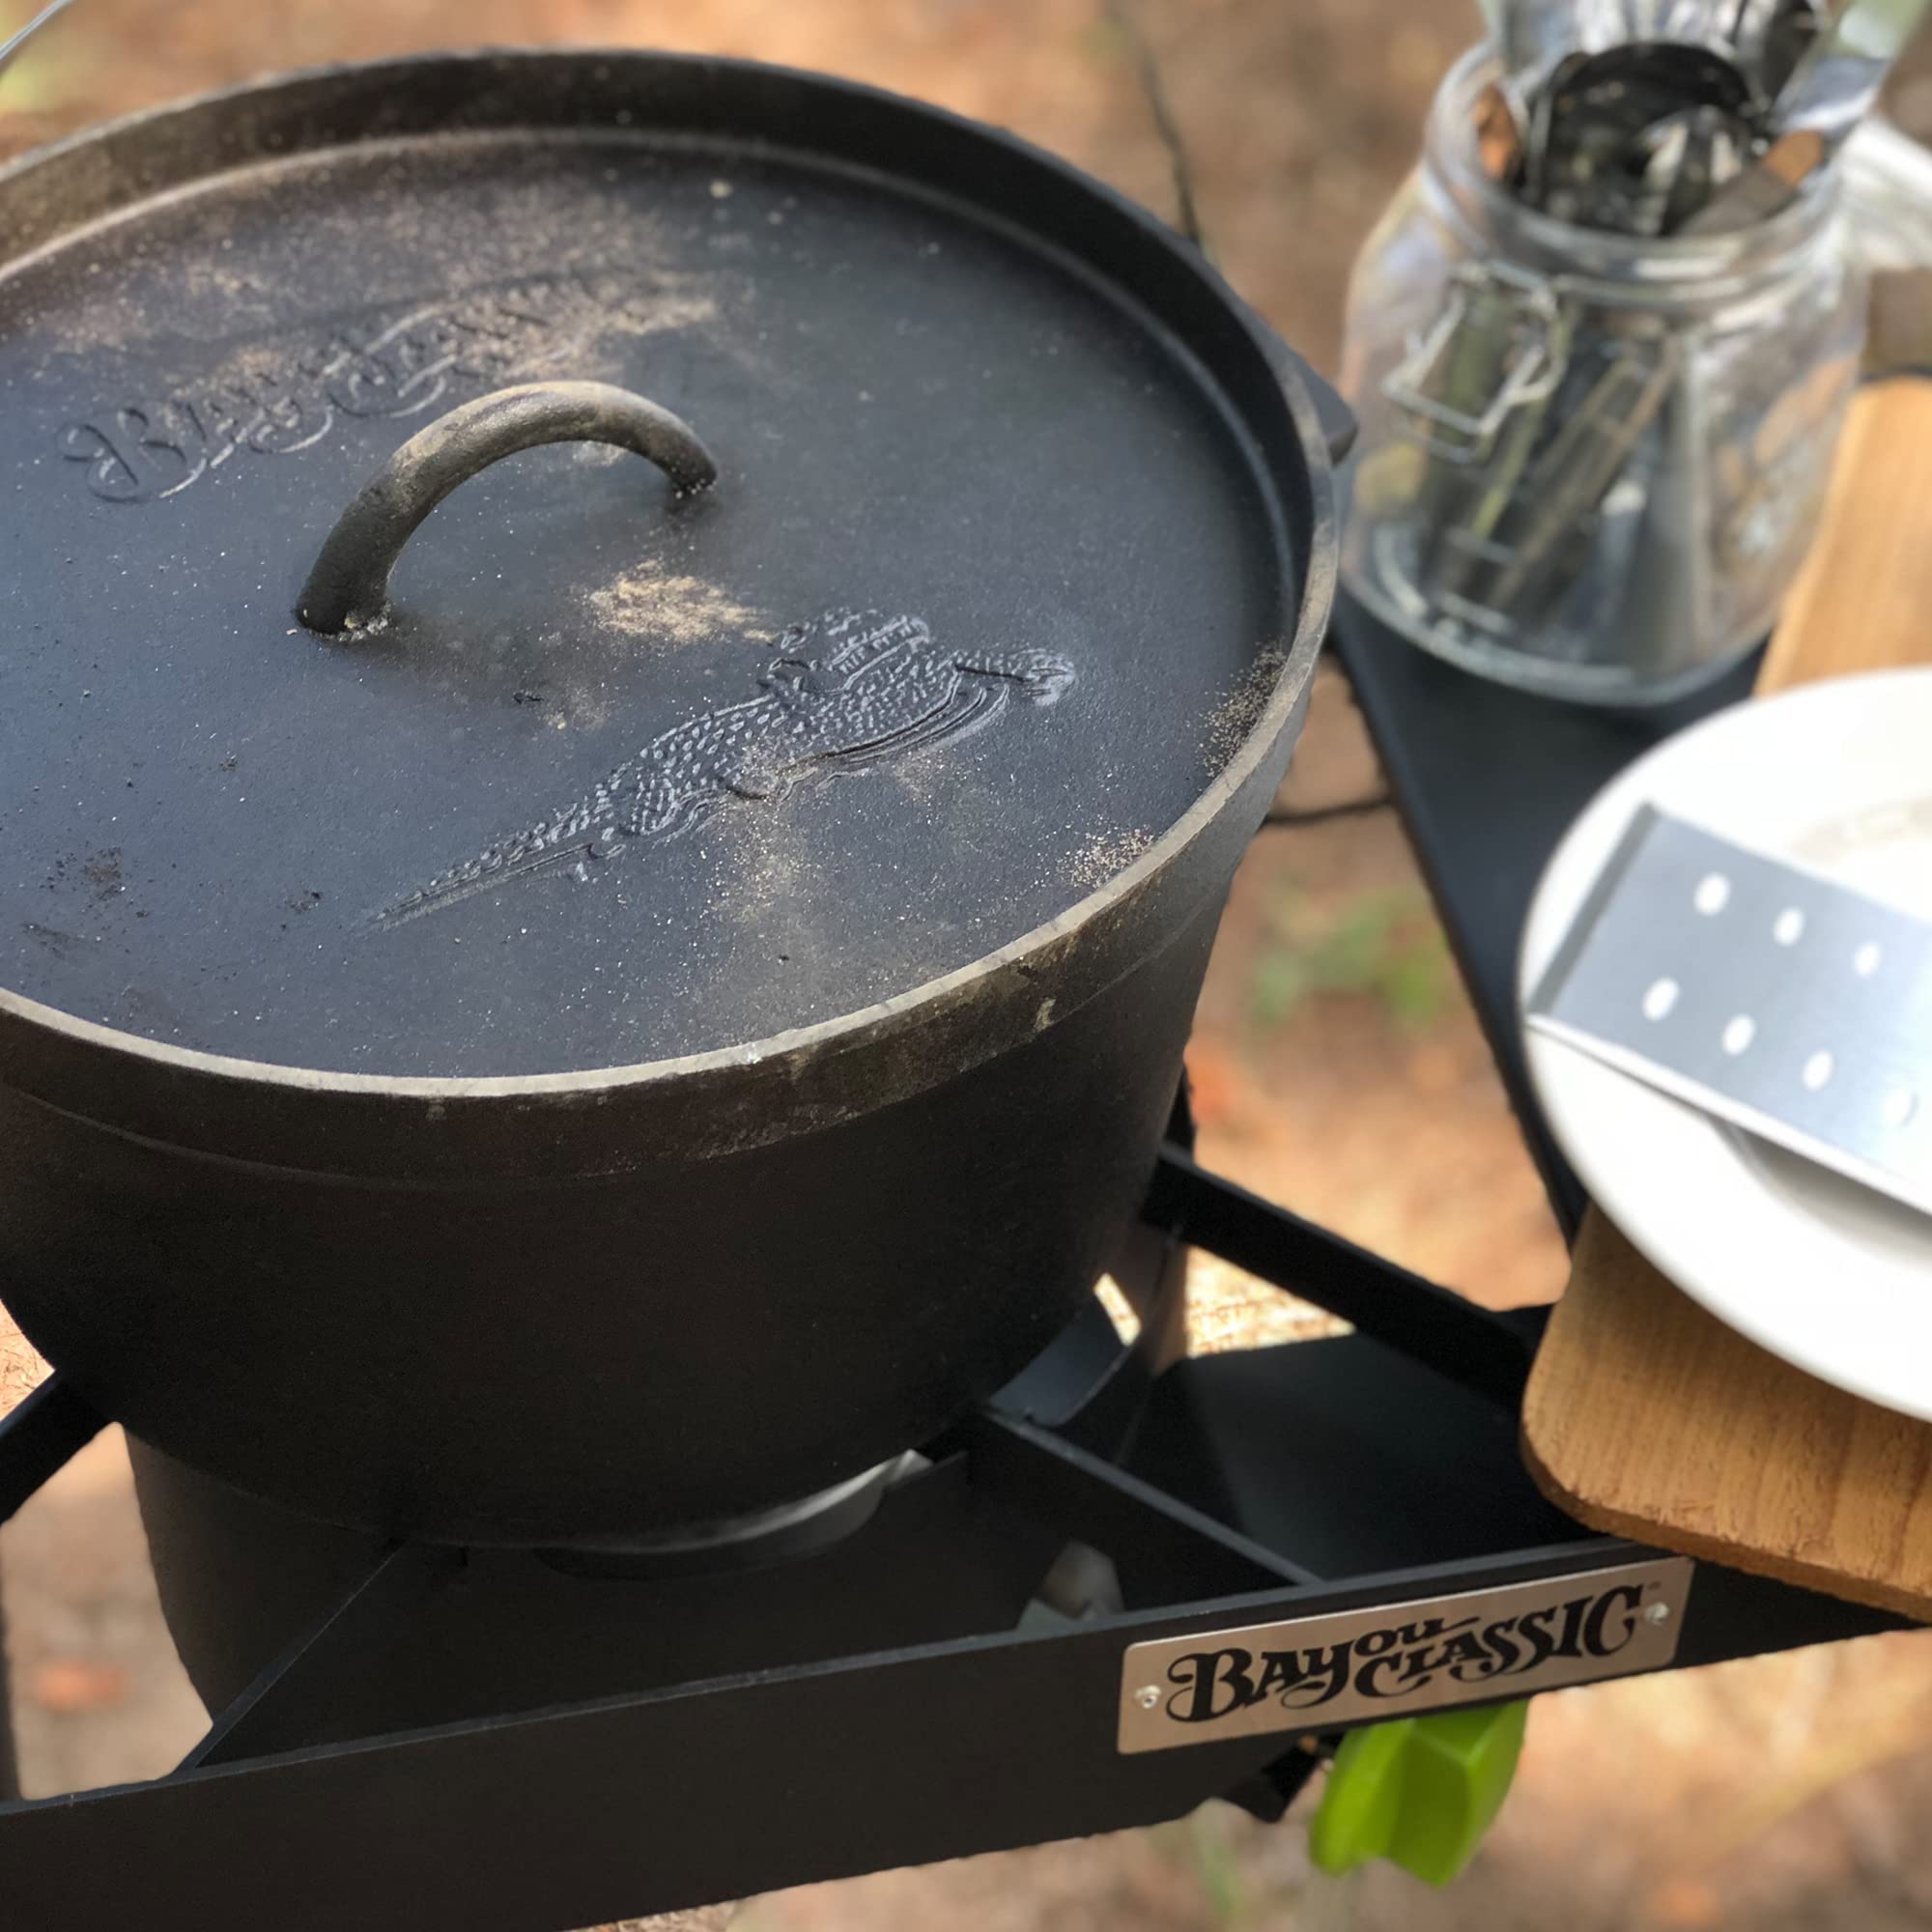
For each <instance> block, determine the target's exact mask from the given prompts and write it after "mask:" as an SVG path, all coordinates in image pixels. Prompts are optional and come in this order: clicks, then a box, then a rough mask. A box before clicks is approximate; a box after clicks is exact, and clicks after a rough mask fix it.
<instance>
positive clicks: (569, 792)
mask: <svg viewBox="0 0 1932 1932" xmlns="http://www.w3.org/2000/svg"><path fill="white" fill-rule="evenodd" d="M479 71H485V72H486V74H487V77H486V78H485V79H482V80H479V79H478V78H477V75H478V72H479ZM390 73H391V75H392V76H393V75H396V74H400V75H402V76H403V77H402V78H401V79H400V80H398V79H395V78H391V79H389V80H388V81H387V82H386V84H384V85H379V84H378V81H379V80H380V78H381V71H379V70H364V71H360V77H358V75H357V74H356V73H350V74H348V75H346V76H345V75H338V76H334V77H330V76H321V77H309V78H307V79H305V80H303V81H300V82H297V83H285V84H281V85H280V86H278V87H276V88H273V89H270V90H268V91H267V92H259V91H258V92H256V93H253V94H245V95H242V96H237V97H231V98H229V99H226V100H217V101H214V102H212V103H202V104H200V105H199V106H197V107H196V108H193V109H191V110H185V113H184V114H182V115H177V116H175V117H172V118H171V117H168V116H162V117H158V118H157V119H156V121H154V122H153V123H151V124H147V125H145V126H144V124H138V123H137V124H131V125H130V126H128V127H127V128H123V129H121V130H118V132H117V133H116V135H115V136H114V140H113V144H111V145H112V146H113V160H114V167H113V168H112V169H110V170H107V172H108V173H110V174H112V175H113V176H114V185H112V186H111V187H110V188H109V189H106V190H103V189H102V188H101V186H100V179H101V174H102V170H99V169H97V170H95V171H94V172H93V173H92V174H88V175H84V176H77V175H76V170H75V167H74V165H73V159H72V156H71V155H70V156H68V158H67V161H66V163H65V173H62V172H60V171H59V170H54V171H53V172H52V173H51V175H50V174H49V170H48V169H47V168H45V167H42V168H41V169H39V170H38V171H36V170H26V171H16V173H15V176H14V180H13V182H12V183H10V184H6V185H0V234H4V233H5V232H6V229H7V228H8V227H9V226H13V227H14V228H15V229H16V232H17V233H18V234H24V235H25V236H26V237H27V239H28V240H29V241H32V240H35V239H37V238H36V236H35V233H34V231H35V228H36V224H39V226H40V227H42V228H45V229H47V230H49V231H50V232H51V239H50V240H48V241H45V242H44V244H43V245H40V246H38V247H34V248H19V247H17V246H16V248H15V254H14V261H13V263H12V265H11V266H10V267H8V268H7V269H6V270H5V271H4V273H0V410H4V420H5V424H6V432H7V434H6V439H5V443H4V447H0V506H4V508H0V515H4V519H5V523H4V527H5V532H6V552H7V554H6V569H7V573H8V577H9V580H10V582H9V591H8V597H7V604H6V611H7V614H6V618H5V623H4V632H3V633H0V636H3V637H4V642H0V651H4V657H0V774H4V780H0V782H3V783H4V795H0V806H4V818H3V819H0V823H4V840H5V844H4V854H5V864H4V867H0V986H4V987H6V988H7V989H8V990H9V991H11V992H14V993H16V994H20V995H24V996H26V997H27V998H29V999H31V1000H34V1001H38V1002H42V1003H44V1004H45V1005H47V1006H50V1007H52V1008H55V1009H59V1010H60V1011H62V1012H64V1013H67V1014H70V1015H74V1016H78V1017H80V1018H82V1019H85V1020H89V1021H95V1022H99V1023H103V1024H105V1025H107V1026H109V1027H112V1028H115V1029H119V1030H122V1031H125V1032H128V1033H132V1034H135V1035H138V1036H142V1037H146V1038H148V1039H151V1040H155V1041H159V1042H164V1043H167V1044H171V1045H175V1046H181V1047H189V1048H195V1049H201V1050H206V1051H210V1052H214V1053H218V1054H223V1055H231V1056H240V1057H241V1058H244V1059H247V1060H252V1061H258V1062H269V1063H272V1064H275V1065H283V1066H307V1067H313V1068H321V1069H330V1070H342V1071H348V1072H357V1073H375V1074H399V1075H418V1074H431V1075H503V1074H524V1073H538V1072H561V1071H570V1070H575V1069H585V1068H593V1067H608V1066H617V1065H632V1064H635V1063H639V1062H643V1061H648V1060H657V1059H662V1058H665V1057H668V1056H679V1055H685V1054H691V1053H696V1052H703V1051H707V1050H710V1049H715V1048H721V1047H728V1046H731V1045H734V1044H738V1043H742V1042H747V1041H752V1040H756V1039H761V1038H765V1037H769V1036H771V1035H773V1034H776V1033H779V1032H781V1031H784V1030H786V1029H789V1028H793V1027H798V1026H802V1025H807V1024H810V1023H812V1022H816V1021H820V1020H825V1019H829V1018H833V1017H836V1016H838V1015H841V1014H847V1013H852V1012H854V1011H856V1010H858V1009H862V1008H865V1007H867V1006H869V1005H870V1004H872V1003H874V1002H876V1001H879V1000H882V999H886V998H889V997H891V996H894V995H902V994H905V993H907V992H909V991H910V990H912V989H913V988H915V987H917V986H919V985H921V984H922V983H923V982H925V981H928V980H932V979H933V978H934V977H936V976H938V975H941V974H944V973H947V972H949V971H951V970H952V969H955V968H958V967H961V966H964V965H967V964H968V963H970V962H972V961H974V960H976V959H979V958H980V957H982V956H983V955H985V954H987V953H988V952H993V951H994V950H996V949H998V948H1000V947H1002V946H1005V945H1007V944H1009V943H1010V942H1012V941H1013V940H1015V939H1017V938H1018V937H1020V936H1021V935H1023V934H1026V933H1028V932H1030V931H1032V930H1034V929H1035V928H1037V927H1038V926H1039V925H1040V924H1042V923H1045V922H1048V921H1051V920H1053V919H1054V918H1056V917H1057V916H1059V915H1061V914H1063V913H1065V912H1066V911H1067V910H1068V909H1069V908H1071V907H1073V906H1074V905H1075V904H1076V903H1078V902H1079V901H1081V900H1083V899H1086V898H1087V897H1088V896H1089V895H1091V894H1093V893H1094V890H1095V889H1096V888H1100V887H1102V886H1104V885H1105V884H1106V882H1107V881H1108V880H1109V879H1110V878H1112V877H1113V876H1115V875H1116V874H1118V873H1119V872H1120V871H1121V870H1122V868H1123V867H1126V866H1127V865H1128V864H1130V863H1131V862H1132V861H1133V860H1135V859H1136V857H1137V856H1139V855H1140V854H1142V853H1143V852H1145V851H1147V850H1148V849H1149V848H1150V847H1151V846H1152V845H1153V844H1154V843H1155V841H1157V840H1158V839H1160V838H1162V836H1163V835H1164V834H1166V833H1167V832H1168V831H1169V829H1170V828H1172V827H1173V826H1174V825H1175V823H1176V821H1177V820H1178V819H1179V818H1180V817H1181V815H1182V814H1183V813H1184V812H1186V811H1187V810H1188V809H1189V807H1190V806H1192V805H1193V804H1194V803H1195V802H1196V801H1197V800H1199V799H1200V798H1201V796H1202V794H1203V792H1204V790H1206V789H1207V788H1208V786H1209V784H1210V783H1211V781H1213V780H1214V778H1215V776H1216V774H1217V773H1218V772H1219V771H1220V770H1221V769H1222V768H1223V767H1224V766H1225V765H1226V764H1227V763H1228V761H1229V759H1230V757H1231V756H1232V755H1234V754H1235V753H1237V751H1239V750H1240V748H1241V747H1242V745H1243V741H1244V739H1245V738H1246V737H1247V735H1248V732H1249V729H1250V727H1251V725H1253V724H1254V722H1255V720H1256V719H1257V717H1258V716H1259V715H1260V713H1261V712H1262V710H1263V708H1264V705H1265V703H1266V701H1267V699H1268V698H1269V696H1271V694H1272V693H1273V690H1274V686H1275V684H1276V682H1277V681H1278V679H1279V677H1280V674H1281V666H1282V663H1283V652H1284V650H1285V648H1286V646H1287V644H1288V642H1289V640H1290V639H1291V638H1292V637H1293V631H1294V623H1295V612H1296V610H1297V607H1298V604H1299V601H1300V586H1299V582H1298V574H1297V566H1296V560H1295V558H1294V556H1293V546H1292V544H1291V542H1290V539H1289V536H1288V526H1289V517H1288V513H1287V512H1286V511H1285V509H1284V506H1283V502H1282V500H1281V490H1282V485H1281V483H1280V480H1279V477H1280V472H1281V471H1282V470H1283V469H1284V468H1286V467H1287V466H1286V464H1285V463H1284V460H1283V457H1282V454H1281V450H1280V448H1279V447H1273V448H1271V447H1270V446H1269V437H1270V436H1271V435H1276V436H1277V441H1278V434H1277V431H1278V426H1274V427H1270V426H1267V425H1264V426H1262V427H1260V428H1258V427H1257V426H1256V424H1255V423H1254V422H1253V421H1252V420H1248V419H1244V417H1243V415H1242V414H1241V412H1239V410H1238V409H1237V407H1236V403H1235V401H1234V400H1233V399H1231V396H1230V394H1229V392H1228V389H1227V387H1226V385H1225V384H1223V383H1221V382H1220V381H1218V380H1216V379H1215V378H1214V377H1213V376H1211V375H1210V373H1209V370H1208V366H1207V365H1206V364H1205V363H1204V361H1203V360H1202V359H1199V358H1198V357H1197V355H1195V354H1193V353H1192V350H1193V349H1194V347H1195V346H1196V345H1191V344H1184V343H1183V342H1182V341H1181V340H1180V339H1179V336H1178V334H1177V333H1176V331H1175V330H1174V329H1172V328H1170V327H1167V326H1165V325H1163V324H1162V323H1160V322H1158V321H1156V320H1155V318H1154V316H1153V315H1152V314H1151V312H1150V310H1149V309H1148V308H1147V307H1146V306H1145V305H1143V304H1142V303H1141V302H1140V301H1139V300H1137V299H1136V298H1134V297H1133V296H1132V295H1131V294H1130V293H1129V289H1130V287H1131V284H1132V281H1133V277H1134V276H1135V275H1136V274H1143V273H1145V274H1149V275H1152V274H1156V273H1157V274H1159V275H1165V276H1168V277H1170V278H1171V277H1173V276H1175V275H1177V274H1179V275H1181V276H1183V277H1186V276H1198V274H1199V271H1198V270H1195V269H1193V268H1192V267H1189V266H1186V265H1184V264H1183V263H1182V258H1181V257H1180V256H1179V254H1178V252H1175V251H1172V250H1171V249H1169V248H1168V246H1167V245H1166V244H1165V243H1162V242H1159V241H1156V240H1155V239H1154V238H1153V236H1152V231H1151V228H1149V227H1148V226H1147V225H1146V224H1144V223H1140V222H1138V221H1135V220H1133V219H1132V218H1130V217H1127V216H1126V215H1125V214H1124V212H1123V211H1122V210H1121V209H1120V207H1119V205H1118V204H1115V203H1113V202H1112V201H1111V199H1110V198H1108V197H1106V196H1104V195H1103V194H1101V193H1100V192H1098V191H1096V190H1093V189H1091V188H1088V187H1085V186H1082V185H1079V184H1077V182H1076V181H1075V178H1073V177H1072V176H1071V175H1070V174H1067V173H1065V171H1062V170H1058V169H1056V168H1054V167H1053V164H1051V163H1048V162H1046V161H1044V160H1043V159H1041V158H1040V157H1037V156H1033V155H1031V154H1030V153H1029V152H1028V151H1025V150H1022V149H1019V148H1018V147H1017V146H1015V145H1013V144H1010V143H1007V142H1004V141H1002V140H999V139H998V138H997V137H992V136H988V135H985V134H983V133H980V132H977V131H973V130H968V129H966V128H963V127H962V125H961V124H957V123H952V122H948V121H945V120H944V119H943V117H938V116H934V115H930V114H928V113H926V112H925V111H924V110H919V109H914V108H912V107H910V106H908V105H907V104H905V103H899V102H892V101H889V100H886V99H884V98H883V97H877V96H871V95H868V94H867V93H865V92H864V91H862V90H855V89H848V88H844V87H842V86H838V85H836V84H832V83H827V82H822V81H817V80H812V79H808V78H806V77H803V76H797V75H780V74H775V73H773V72H771V71H766V70H755V69H744V68H733V67H731V66H730V65H729V64H720V63H688V62H677V61H664V60H651V59H646V58H641V57H639V58H633V59H629V60H625V59H618V60H616V61H614V62H603V63H599V64H598V65H596V66H594V67H593V66H592V65H591V64H590V63H589V62H588V61H586V60H583V59H582V58H575V59H564V58H559V57H551V58H549V59H544V58H541V57H524V58H521V59H517V58H508V59H502V60H495V59H493V60H490V61H486V62H476V61H468V62H466V61H460V60H454V59H450V60H442V61H438V62H429V63H421V64H414V65H412V66H411V67H409V68H404V69H395V70H391V71H390ZM370 75H375V76H376V78H374V79H372V78H369V77H367V76H370ZM573 91H574V92H573ZM440 97H446V98H440ZM399 103H402V104H399ZM868 116H869V117H872V121H871V122H868V121H867V117H868ZM412 121H413V122H414V123H415V124H416V125H414V126H412V125H410V124H411V123H412ZM873 123H876V125H872V124H873ZM935 128H938V129H943V130H944V140H945V142H947V143H951V144H952V145H951V146H950V147H948V148H947V149H946V151H945V153H944V154H936V153H927V152H925V150H924V148H922V146H921V144H922V143H924V144H925V147H928V148H929V147H930V145H931V143H932V141H933V140H934V139H936V138H938V137H937V136H935V135H934V134H933V133H932V132H931V131H930V130H931V129H935ZM908 130H912V131H908ZM934 169H938V170H940V171H941V172H942V173H945V174H946V176H947V179H948V180H949V182H950V185H951V188H950V191H947V192H942V191H940V190H938V189H936V188H934V187H932V186H930V185H922V183H921V181H920V180H919V179H918V178H917V177H918V176H919V175H920V174H921V172H922V171H925V172H928V173H929V172H931V171H933V170H934ZM142 173H146V174H147V175H148V176H149V177H150V178H151V179H150V182H149V183H145V184H139V185H138V186H137V185H133V184H132V183H130V181H129V179H128V178H129V177H130V176H132V177H135V178H138V176H139V175H140V174H142ZM976 176H977V178H976ZM49 179H50V180H51V182H52V185H51V186H49V185H48V180H49ZM75 179H79V180H82V181H83V183H84V185H83V187H82V188H80V189H76V190H74V191H75V192H77V193H79V194H81V196H82V198H83V200H84V198H85V196H86V195H87V194H93V195H96V196H98V197H99V196H102V195H103V194H104V195H105V198H106V203H118V206H112V207H111V208H110V209H109V212H108V213H106V214H105V215H104V216H103V217H101V218H93V219H89V220H86V221H84V222H82V223H81V224H80V225H78V226H73V225H71V224H70V225H67V226H66V227H65V228H64V229H63V221H64V219H65V217H64V216H63V215H62V213H61V212H60V211H59V210H58V209H54V210H52V211H51V212H50V211H49V208H48V207H47V205H46V200H47V197H48V196H49V195H50V194H54V193H56V192H63V193H64V192H67V191H69V190H68V189H67V188H65V187H63V185H62V184H63V183H64V182H71V181H72V180H75ZM1029 183H1032V184H1034V187H1033V188H1032V189H1029V187H1028V184H1029ZM1042 183H1045V184H1048V185H1050V187H1051V191H1052V193H1053V194H1055V195H1060V196H1063V197H1064V196H1065V195H1067V194H1068V193H1070V192H1072V191H1074V190H1075V189H1076V188H1077V191H1078V193H1079V194H1080V195H1082V196H1084V197H1086V198H1087V200H1088V202H1089V203H1090V204H1091V207H1092V210H1093V211H1094V219H1095V220H1096V221H1099V222H1100V223H1101V229H1100V230H1099V231H1096V232H1105V225H1106V223H1109V222H1111V223H1113V224H1114V225H1115V227H1116V228H1118V229H1119V230H1120V232H1121V234H1124V235H1130V236H1131V237H1137V238H1139V239H1138V241H1136V242H1135V245H1136V246H1138V247H1140V248H1141V249H1142V251H1143V254H1144V255H1145V257H1146V260H1145V261H1137V260H1136V259H1135V258H1134V257H1133V255H1132V253H1131V251H1130V250H1128V249H1126V248H1123V246H1122V242H1121V240H1120V237H1119V235H1113V234H1106V241H1107V247H1108V249H1109V250H1110V251H1111V253H1112V255H1113V257H1114V259H1113V260H1112V261H1111V262H1110V263H1109V264H1108V268H1109V272H1108V273H1105V274H1103V273H1101V272H1100V271H1099V270H1098V269H1097V268H1096V267H1095V266H1094V264H1093V263H1091V262H1083V261H1081V260H1079V259H1077V258H1076V257H1075V256H1074V255H1073V254H1070V253H1069V252H1068V251H1067V250H1066V249H1065V247H1064V246H1061V245H1057V244H1055V243H1053V242H1051V241H1047V240H1045V239H1042V238H1041V237H1040V236H1039V235H1038V234H1037V232H1036V229H1035V226H1034V224H1033V223H1032V222H1030V219H1029V208H1028V206H1027V204H1026V194H1027V193H1028V192H1038V193H1041V194H1044V193H1045V192H1046V189H1045V188H1042V187H1040V186H1039V184H1042ZM1016 194H1017V196H1018V199H1017V201H1015V198H1014V197H1015V195H1016ZM103 205H105V204H103ZM1002 211H1004V212H1002ZM1103 217H1104V218H1103ZM52 231H59V232H52ZM1204 285H1205V284H1204ZM590 385H605V386H602V387H595V386H590ZM505 391H508V392H509V393H507V394H506V393H504V392H505ZM1275 400H1276V403H1277V404H1279V397H1278V395H1277V396H1276V399H1275ZM1283 420H1284V421H1285V420H1286V417H1285V416H1284V417H1283ZM558 439H561V440H558ZM1297 460H1298V456H1297ZM714 474H715V481H714V480H712V478H713V476H714ZM372 478H374V479H375V481H374V482H373V483H372V480H371V479H372ZM707 484H708V486H709V487H704V486H705V485H707ZM358 493H363V494H361V495H360V496H359V497H358ZM439 500H440V507H437V508H435V511H434V515H427V512H428V510H429V509H430V507H431V506H432V505H433V504H435V503H437V502H438V501H439ZM352 504H353V505H354V508H353V509H352V507H351V506H352ZM425 516H426V517H427V520H426V521H422V522H421V526H420V527H419V528H413V533H412V526H414V525H415V524H416V522H417V521H418V520H419V519H422V518H424V517H425ZM331 532H333V533H334V534H333V535H332V536H331ZM392 562H393V565H394V570H393V578H392V579H387V592H386V597H387V601H386V603H385V592H384V583H385V579H386V578H387V572H388V569H389V566H390V564H391V563H392ZM298 605H299V606H300V607H301V610H302V613H303V616H304V617H305V618H306V619H307V623H306V624H305V623H304V622H302V621H299V620H298V615H297V611H298Z"/></svg>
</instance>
